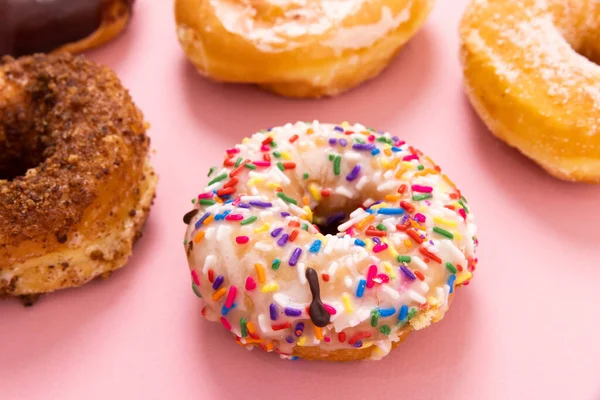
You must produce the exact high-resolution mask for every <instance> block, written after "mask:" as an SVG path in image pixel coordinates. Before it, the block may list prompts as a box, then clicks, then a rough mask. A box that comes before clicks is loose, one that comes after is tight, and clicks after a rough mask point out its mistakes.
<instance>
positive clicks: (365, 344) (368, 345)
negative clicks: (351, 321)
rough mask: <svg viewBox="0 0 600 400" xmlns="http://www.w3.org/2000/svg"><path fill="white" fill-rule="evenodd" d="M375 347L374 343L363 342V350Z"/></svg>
mask: <svg viewBox="0 0 600 400" xmlns="http://www.w3.org/2000/svg"><path fill="white" fill-rule="evenodd" d="M371 346H373V342H363V345H362V346H361V347H360V348H361V349H366V348H367V347H371Z"/></svg>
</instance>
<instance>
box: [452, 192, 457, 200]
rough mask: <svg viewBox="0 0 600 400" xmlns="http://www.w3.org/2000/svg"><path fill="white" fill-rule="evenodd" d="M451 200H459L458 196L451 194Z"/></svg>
mask: <svg viewBox="0 0 600 400" xmlns="http://www.w3.org/2000/svg"><path fill="white" fill-rule="evenodd" d="M450 198H451V199H452V200H456V199H458V194H456V193H450Z"/></svg>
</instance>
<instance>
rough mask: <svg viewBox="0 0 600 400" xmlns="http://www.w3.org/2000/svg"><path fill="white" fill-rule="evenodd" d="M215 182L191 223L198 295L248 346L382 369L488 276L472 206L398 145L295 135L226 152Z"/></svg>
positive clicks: (310, 127) (369, 137)
mask: <svg viewBox="0 0 600 400" xmlns="http://www.w3.org/2000/svg"><path fill="white" fill-rule="evenodd" d="M209 180H210V182H209V183H208V185H207V186H206V187H205V188H204V189H203V191H202V193H200V194H199V195H198V196H197V198H195V199H194V200H193V202H194V203H195V207H194V209H193V210H192V211H190V212H189V213H187V214H186V215H185V217H184V222H186V224H188V229H187V232H186V237H185V243H184V244H185V248H186V253H187V258H188V262H189V265H190V269H191V275H192V287H193V289H194V292H195V293H196V294H197V295H198V296H199V297H201V298H202V300H203V302H204V308H203V311H202V314H203V315H204V316H205V317H206V318H208V319H210V320H213V321H220V322H221V323H222V324H223V326H224V327H225V328H226V329H227V330H229V331H231V332H232V333H233V334H234V335H235V336H236V338H237V341H238V343H239V344H242V345H246V346H250V347H253V346H255V345H259V346H260V347H261V348H263V349H264V350H267V351H273V350H274V351H276V352H277V353H279V354H280V355H281V356H282V357H284V358H295V357H297V356H299V357H303V358H308V359H326V360H334V361H347V360H356V359H363V358H373V359H379V358H381V357H383V356H384V355H386V354H388V353H389V351H390V350H391V349H392V348H393V347H394V346H395V344H397V343H398V342H399V341H400V340H401V339H403V338H404V337H405V336H406V334H408V332H410V331H411V330H418V329H422V328H424V327H427V326H429V325H430V324H431V322H432V321H438V320H440V319H441V318H442V317H443V316H444V313H445V312H446V310H447V309H448V305H449V299H450V298H451V297H452V293H453V291H454V289H455V287H457V286H460V285H464V284H466V283H468V282H469V280H470V279H471V277H472V272H473V270H474V269H475V266H476V263H477V259H476V258H475V248H476V246H477V239H476V238H475V233H476V228H475V225H474V223H473V217H472V215H471V214H470V213H469V210H468V208H467V204H466V200H465V199H464V197H462V195H461V194H460V192H459V191H458V189H456V187H455V186H454V184H453V183H452V182H451V181H450V180H449V179H448V178H447V177H446V175H444V174H442V173H441V172H440V168H439V167H438V166H437V165H435V164H434V163H433V161H432V160H431V159H430V158H428V157H427V156H424V155H423V154H422V153H421V152H420V151H418V150H415V149H414V148H412V147H411V146H408V145H407V144H405V143H404V142H403V141H401V140H400V139H399V138H397V137H394V136H392V135H390V134H389V133H382V132H375V131H373V130H371V129H367V128H365V127H364V126H362V125H358V124H357V125H349V124H347V123H343V124H341V125H332V124H320V123H318V122H313V123H304V122H298V123H296V124H287V125H285V126H283V127H277V128H273V129H269V130H265V131H261V132H258V133H256V134H254V135H253V136H252V137H251V138H247V139H244V141H243V143H242V144H241V145H236V146H235V147H234V148H232V149H228V150H227V155H226V158H225V161H224V166H223V167H222V168H219V169H215V168H213V169H212V170H211V172H210V173H209ZM311 222H312V223H311ZM313 223H314V225H313ZM319 227H321V229H323V228H325V229H328V230H329V229H331V228H332V227H334V228H337V230H336V232H339V233H338V234H337V235H336V236H334V235H331V234H326V235H324V234H322V233H320V232H319ZM323 233H325V232H323Z"/></svg>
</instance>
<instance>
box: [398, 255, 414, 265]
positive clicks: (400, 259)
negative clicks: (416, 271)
mask: <svg viewBox="0 0 600 400" xmlns="http://www.w3.org/2000/svg"><path fill="white" fill-rule="evenodd" d="M396 260H398V262H401V263H409V262H410V260H411V258H410V256H398V257H396Z"/></svg>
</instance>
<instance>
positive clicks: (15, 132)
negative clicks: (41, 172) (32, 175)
mask: <svg viewBox="0 0 600 400" xmlns="http://www.w3.org/2000/svg"><path fill="white" fill-rule="evenodd" d="M0 116H2V114H1V113H0ZM7 122H8V123H7ZM11 122H12V123H11ZM27 125H28V124H27V123H24V124H19V123H18V121H11V120H10V119H8V120H4V121H2V122H0V180H8V181H12V180H14V179H15V178H18V177H21V176H24V175H25V174H26V173H27V171H28V170H29V169H31V168H35V167H37V166H39V165H41V164H42V163H43V162H44V161H45V160H46V159H47V158H48V157H50V155H51V154H52V152H53V146H52V143H51V142H52V140H50V138H49V137H47V136H45V135H38V134H37V133H36V132H35V129H34V127H33V126H27Z"/></svg>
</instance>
